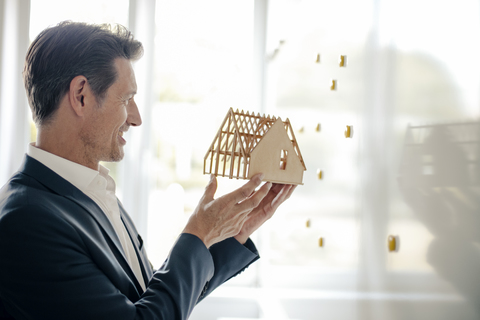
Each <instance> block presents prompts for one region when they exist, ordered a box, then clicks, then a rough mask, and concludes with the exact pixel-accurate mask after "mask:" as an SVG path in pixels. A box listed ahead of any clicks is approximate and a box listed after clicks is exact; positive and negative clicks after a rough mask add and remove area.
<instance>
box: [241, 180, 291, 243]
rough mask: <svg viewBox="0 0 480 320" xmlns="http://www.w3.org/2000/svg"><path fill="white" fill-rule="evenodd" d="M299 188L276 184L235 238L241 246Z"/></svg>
mask: <svg viewBox="0 0 480 320" xmlns="http://www.w3.org/2000/svg"><path fill="white" fill-rule="evenodd" d="M296 187H297V186H296V185H295V186H294V185H291V184H276V183H275V184H274V185H273V187H272V188H270V191H269V192H268V194H267V195H266V196H265V198H263V200H262V202H260V204H259V205H258V206H257V207H256V208H255V209H253V210H252V211H251V212H250V213H249V214H248V218H247V220H246V221H245V223H244V224H243V227H242V229H241V230H240V232H239V233H238V234H237V235H236V236H235V239H237V240H238V242H240V243H241V244H244V243H245V242H246V241H247V240H248V238H249V237H250V235H251V234H252V233H253V232H254V231H255V230H257V229H258V228H260V226H261V225H262V224H263V223H264V222H265V221H267V220H268V219H270V218H271V217H272V216H273V214H274V213H275V211H276V210H277V208H278V207H279V206H280V205H281V204H282V203H283V202H284V201H285V200H287V199H288V198H290V196H291V195H292V193H293V191H294V190H295V188H296Z"/></svg>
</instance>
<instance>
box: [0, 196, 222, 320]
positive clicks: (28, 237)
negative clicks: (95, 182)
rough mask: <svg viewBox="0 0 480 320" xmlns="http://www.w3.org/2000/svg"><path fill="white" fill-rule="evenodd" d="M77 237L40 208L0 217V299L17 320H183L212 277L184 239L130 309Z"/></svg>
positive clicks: (206, 258)
mask: <svg viewBox="0 0 480 320" xmlns="http://www.w3.org/2000/svg"><path fill="white" fill-rule="evenodd" d="M79 232H81V230H78V229H76V228H73V227H72V226H71V225H70V224H69V223H68V222H66V221H65V220H64V219H62V218H61V217H59V216H58V215H56V214H54V213H52V208H47V207H44V206H43V207H42V206H38V205H35V206H33V205H25V206H22V207H21V208H20V209H16V210H12V211H9V212H7V213H5V212H3V214H2V215H0V299H1V300H2V301H3V304H4V306H5V308H6V310H7V311H8V312H9V313H10V314H11V315H12V316H13V317H14V318H15V319H17V320H18V319H51V320H55V319H91V320H95V319H102V320H104V319H118V320H133V319H168V320H171V319H187V318H188V316H189V315H190V313H191V311H192V309H193V307H194V306H195V304H196V302H197V301H198V299H199V297H200V296H201V294H202V291H203V289H204V287H205V284H206V283H207V282H208V281H209V280H210V279H211V278H212V277H213V274H214V260H213V259H212V254H211V253H210V252H209V250H207V248H206V247H205V246H204V244H203V243H202V241H201V240H200V239H198V238H197V237H195V236H193V235H190V234H182V235H181V236H180V237H179V238H178V240H177V242H176V243H175V245H174V246H173V248H172V250H171V253H170V254H169V256H168V258H167V260H166V262H165V264H164V265H163V266H162V267H161V268H160V269H159V270H157V272H155V274H154V275H153V277H152V279H151V280H150V282H149V284H148V287H147V290H146V291H145V292H144V293H143V295H142V296H141V297H140V299H139V300H138V301H135V302H133V301H131V300H129V299H128V298H127V297H126V296H125V295H124V294H123V293H122V292H120V291H119V290H118V288H116V287H115V286H114V285H113V283H112V281H111V280H110V279H109V276H108V275H107V274H105V273H104V272H102V270H100V268H99V267H98V266H97V265H96V264H95V262H94V260H92V258H91V256H90V254H91V252H89V250H88V247H87V246H86V245H85V244H84V243H83V240H82V237H81V236H80V235H79ZM225 276H227V275H225Z"/></svg>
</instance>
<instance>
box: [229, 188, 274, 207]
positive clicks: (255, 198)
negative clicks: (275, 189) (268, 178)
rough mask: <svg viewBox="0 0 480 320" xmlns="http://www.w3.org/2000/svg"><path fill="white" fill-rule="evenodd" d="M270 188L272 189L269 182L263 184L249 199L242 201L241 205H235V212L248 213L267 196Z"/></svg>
mask: <svg viewBox="0 0 480 320" xmlns="http://www.w3.org/2000/svg"><path fill="white" fill-rule="evenodd" d="M271 187H272V183H271V182H267V183H265V184H264V185H263V186H262V187H261V188H260V189H258V191H257V192H255V193H254V194H253V195H252V196H251V197H250V198H248V199H246V200H244V201H242V202H241V203H238V204H237V205H236V207H237V210H239V211H240V212H244V211H248V212H249V211H252V210H253V209H255V208H256V207H257V206H258V205H259V204H260V202H262V200H263V198H265V196H266V195H267V194H268V192H269V191H270V188H271Z"/></svg>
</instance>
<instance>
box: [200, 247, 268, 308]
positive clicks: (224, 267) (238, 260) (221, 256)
mask: <svg viewBox="0 0 480 320" xmlns="http://www.w3.org/2000/svg"><path fill="white" fill-rule="evenodd" d="M210 253H211V255H212V258H213V264H214V266H215V273H214V275H213V277H212V278H211V279H210V281H209V282H208V283H207V284H206V286H205V288H204V289H203V292H202V295H201V296H200V300H202V299H203V298H205V297H206V296H207V295H208V294H210V293H211V292H212V291H213V290H214V289H215V288H217V287H218V286H220V285H221V284H222V283H224V282H225V281H227V280H229V279H231V278H233V277H235V276H237V275H238V274H240V273H241V272H243V271H244V270H245V269H246V268H247V267H248V266H249V265H251V264H252V263H253V262H255V261H257V260H258V259H259V258H260V256H259V255H258V251H257V248H256V247H255V245H254V244H253V242H252V240H250V239H248V240H247V242H246V243H245V245H242V244H240V243H239V242H238V241H237V240H235V238H229V239H226V240H224V241H222V242H219V243H216V244H214V245H213V246H211V247H210Z"/></svg>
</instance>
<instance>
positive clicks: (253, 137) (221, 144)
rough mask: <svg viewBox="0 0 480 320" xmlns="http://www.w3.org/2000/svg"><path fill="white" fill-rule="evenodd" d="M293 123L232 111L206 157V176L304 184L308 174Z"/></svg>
mask: <svg viewBox="0 0 480 320" xmlns="http://www.w3.org/2000/svg"><path fill="white" fill-rule="evenodd" d="M306 170H307V168H306V167H305V163H304V162H303V158H302V154H301V153H300V149H299V148H298V144H297V140H296V139H295V135H294V133H293V129H292V126H291V125H290V121H289V120H288V119H287V120H286V121H282V119H280V118H276V117H270V116H267V117H266V116H265V115H263V116H260V114H257V115H255V114H254V113H252V114H249V112H247V113H244V112H243V110H242V111H241V112H239V111H238V110H237V111H235V112H234V111H233V109H232V108H230V109H229V111H228V113H227V115H226V116H225V119H224V120H223V122H222V125H221V126H220V129H219V130H218V133H217V135H216V136H215V139H214V140H213V142H212V144H211V145H210V148H209V149H208V151H207V153H206V154H205V158H204V166H203V173H204V174H214V175H216V176H221V177H229V178H230V179H232V178H236V179H250V178H251V177H252V176H253V175H255V174H256V173H260V172H261V173H264V174H265V177H264V179H263V180H264V181H271V182H275V183H283V184H303V172H304V171H306Z"/></svg>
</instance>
